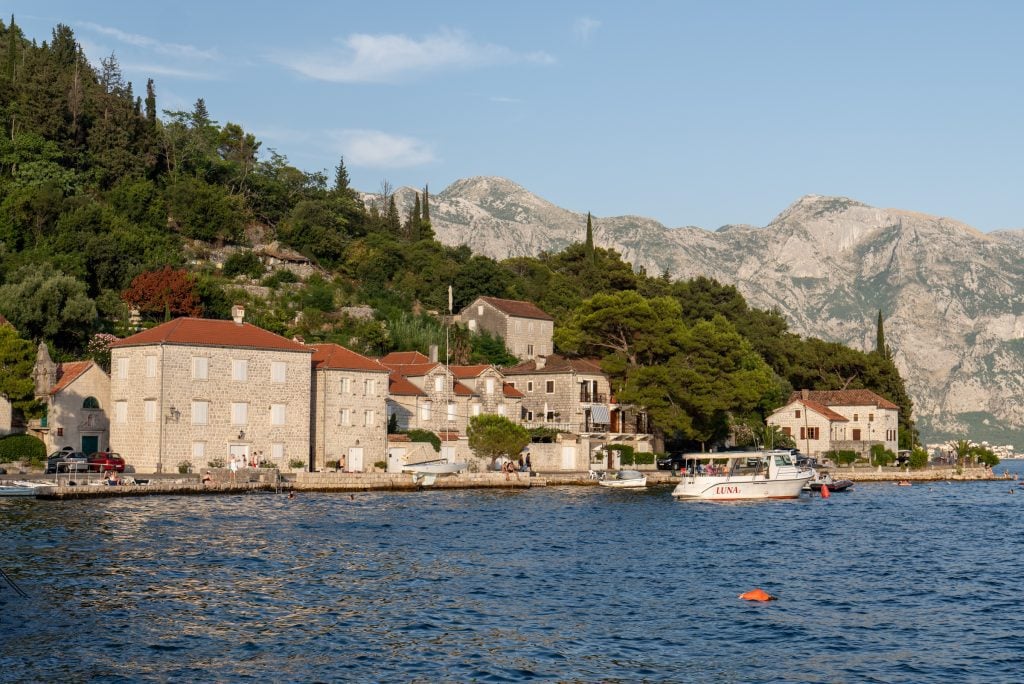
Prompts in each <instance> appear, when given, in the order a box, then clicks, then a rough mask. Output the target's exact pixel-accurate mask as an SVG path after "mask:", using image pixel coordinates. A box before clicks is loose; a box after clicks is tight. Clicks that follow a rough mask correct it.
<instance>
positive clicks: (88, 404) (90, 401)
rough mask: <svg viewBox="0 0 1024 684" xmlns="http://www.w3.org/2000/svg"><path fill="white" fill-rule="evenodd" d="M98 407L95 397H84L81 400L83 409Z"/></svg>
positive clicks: (98, 403)
mask: <svg viewBox="0 0 1024 684" xmlns="http://www.w3.org/2000/svg"><path fill="white" fill-rule="evenodd" d="M99 407H100V402H99V401H98V400H97V399H96V397H86V398H85V401H83V402H82V408H84V409H98V408H99Z"/></svg>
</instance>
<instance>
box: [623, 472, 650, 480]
mask: <svg viewBox="0 0 1024 684" xmlns="http://www.w3.org/2000/svg"><path fill="white" fill-rule="evenodd" d="M643 476H644V475H643V473H641V472H640V471H639V470H620V471H619V474H618V476H617V479H619V480H639V479H640V478H642V477H643Z"/></svg>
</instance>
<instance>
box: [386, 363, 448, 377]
mask: <svg viewBox="0 0 1024 684" xmlns="http://www.w3.org/2000/svg"><path fill="white" fill-rule="evenodd" d="M381 363H382V364H383V365H384V366H386V367H387V368H389V369H390V370H392V371H394V372H396V373H401V374H402V375H412V376H415V377H419V376H421V375H426V374H427V373H429V372H430V371H432V370H434V369H435V368H437V367H438V366H439V365H441V364H439V363H410V364H403V363H387V362H386V361H384V360H383V359H382V360H381Z"/></svg>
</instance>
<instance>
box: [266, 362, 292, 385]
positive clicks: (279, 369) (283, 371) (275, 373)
mask: <svg viewBox="0 0 1024 684" xmlns="http://www.w3.org/2000/svg"><path fill="white" fill-rule="evenodd" d="M287 369H288V364H286V363H285V362H284V361H271V362H270V382H285V380H286V379H287Z"/></svg>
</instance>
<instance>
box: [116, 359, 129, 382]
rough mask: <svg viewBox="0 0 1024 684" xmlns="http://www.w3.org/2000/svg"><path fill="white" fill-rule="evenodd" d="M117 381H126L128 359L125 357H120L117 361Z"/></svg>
mask: <svg viewBox="0 0 1024 684" xmlns="http://www.w3.org/2000/svg"><path fill="white" fill-rule="evenodd" d="M117 379H118V380H127V379H128V358H127V357H125V356H122V357H121V358H119V359H118V360H117Z"/></svg>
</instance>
